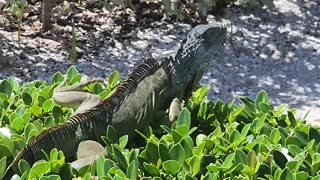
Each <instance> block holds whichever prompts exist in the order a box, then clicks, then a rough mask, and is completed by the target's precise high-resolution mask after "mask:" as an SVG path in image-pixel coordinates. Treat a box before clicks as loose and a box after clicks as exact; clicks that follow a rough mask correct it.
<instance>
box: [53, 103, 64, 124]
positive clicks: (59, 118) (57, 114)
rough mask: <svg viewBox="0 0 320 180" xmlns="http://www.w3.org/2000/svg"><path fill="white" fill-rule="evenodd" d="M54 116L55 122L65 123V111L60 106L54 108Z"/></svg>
mask: <svg viewBox="0 0 320 180" xmlns="http://www.w3.org/2000/svg"><path fill="white" fill-rule="evenodd" d="M52 116H53V118H54V120H55V122H63V121H64V117H63V111H62V109H61V108H60V107H59V106H54V107H53V108H52Z"/></svg>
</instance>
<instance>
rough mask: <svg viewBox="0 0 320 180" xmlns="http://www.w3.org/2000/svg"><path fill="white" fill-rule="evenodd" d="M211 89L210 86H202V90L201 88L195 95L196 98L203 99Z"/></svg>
mask: <svg viewBox="0 0 320 180" xmlns="http://www.w3.org/2000/svg"><path fill="white" fill-rule="evenodd" d="M208 89H209V84H206V85H204V86H202V87H201V88H199V89H198V90H197V91H196V92H195V93H194V96H195V97H196V98H198V99H202V98H204V96H205V95H206V93H207V91H208Z"/></svg>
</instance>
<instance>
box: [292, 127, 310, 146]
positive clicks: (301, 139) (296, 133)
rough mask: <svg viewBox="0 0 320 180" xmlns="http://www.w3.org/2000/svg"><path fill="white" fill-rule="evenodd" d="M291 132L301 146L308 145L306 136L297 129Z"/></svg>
mask: <svg viewBox="0 0 320 180" xmlns="http://www.w3.org/2000/svg"><path fill="white" fill-rule="evenodd" d="M293 132H294V134H295V135H296V137H297V138H298V139H299V141H300V142H301V143H302V144H303V145H307V144H308V136H307V135H306V134H305V133H304V132H302V131H300V130H297V129H294V130H293Z"/></svg>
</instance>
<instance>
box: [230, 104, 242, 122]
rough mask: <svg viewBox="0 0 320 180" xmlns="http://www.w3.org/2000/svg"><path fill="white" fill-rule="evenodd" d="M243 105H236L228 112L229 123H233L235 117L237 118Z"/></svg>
mask: <svg viewBox="0 0 320 180" xmlns="http://www.w3.org/2000/svg"><path fill="white" fill-rule="evenodd" d="M244 108H245V106H239V107H237V108H236V109H235V110H234V111H232V112H231V113H230V116H229V119H228V120H229V123H233V122H234V121H235V119H236V118H237V116H238V115H239V114H240V113H241V112H242V111H243V110H244Z"/></svg>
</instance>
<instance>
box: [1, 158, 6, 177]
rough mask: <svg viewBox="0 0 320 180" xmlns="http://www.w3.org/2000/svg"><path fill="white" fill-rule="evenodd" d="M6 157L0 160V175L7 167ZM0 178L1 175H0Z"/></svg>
mask: <svg viewBox="0 0 320 180" xmlns="http://www.w3.org/2000/svg"><path fill="white" fill-rule="evenodd" d="M6 162H7V157H6V156H4V157H2V158H1V159H0V174H4V172H5V170H6V167H7V163H6ZM0 178H1V175H0Z"/></svg>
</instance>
